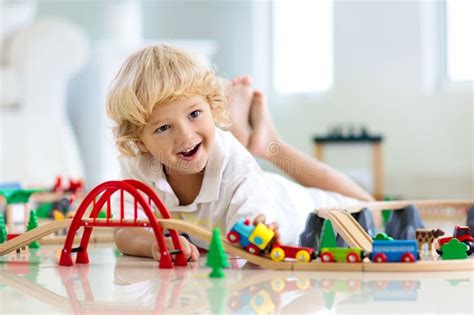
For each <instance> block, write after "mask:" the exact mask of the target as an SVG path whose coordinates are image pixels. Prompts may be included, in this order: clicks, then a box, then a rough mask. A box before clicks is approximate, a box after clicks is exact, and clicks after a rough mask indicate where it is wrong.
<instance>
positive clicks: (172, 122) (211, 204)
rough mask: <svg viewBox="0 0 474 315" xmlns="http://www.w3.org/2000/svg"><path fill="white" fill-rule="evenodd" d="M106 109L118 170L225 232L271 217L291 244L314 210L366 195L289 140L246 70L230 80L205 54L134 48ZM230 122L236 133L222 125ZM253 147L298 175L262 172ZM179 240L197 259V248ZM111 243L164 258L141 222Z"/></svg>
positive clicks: (176, 214)
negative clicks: (211, 65) (113, 134)
mask: <svg viewBox="0 0 474 315" xmlns="http://www.w3.org/2000/svg"><path fill="white" fill-rule="evenodd" d="M228 105H229V106H228ZM228 107H229V109H230V112H231V116H230V118H231V119H230V120H229V118H228V117H227V109H228ZM107 113H108V115H109V117H110V118H111V119H112V120H113V121H114V122H115V124H116V126H115V132H116V138H117V139H116V142H117V145H118V148H119V150H120V152H121V153H122V155H121V156H120V157H119V163H120V168H121V177H122V178H124V179H125V178H134V179H137V180H140V181H142V182H145V183H146V184H148V185H150V187H152V188H153V189H154V190H155V192H156V193H157V195H158V196H159V197H160V198H161V199H162V200H163V202H164V203H165V204H166V206H167V207H168V209H169V210H170V212H171V214H172V216H173V218H177V219H182V220H185V221H188V222H190V223H193V224H196V225H199V226H201V227H203V228H205V229H208V230H209V231H211V230H212V228H213V227H214V226H217V227H219V228H220V230H221V232H222V233H223V234H224V233H227V232H228V231H229V229H230V228H231V227H232V226H233V224H234V223H235V222H236V221H237V220H239V219H241V218H251V219H252V220H253V221H254V223H258V222H270V224H269V226H270V227H271V228H273V229H275V230H276V231H277V235H278V237H280V239H281V241H282V242H283V243H286V244H296V243H297V242H298V235H299V234H300V233H301V232H302V231H303V229H304V225H305V221H306V218H307V216H308V214H309V213H310V212H311V211H312V210H313V209H315V208H318V207H327V206H336V205H343V204H345V205H348V204H354V203H357V202H359V200H366V201H367V200H372V197H371V196H370V195H369V194H367V193H366V192H365V191H363V190H362V189H361V188H360V187H359V186H357V185H356V184H355V183H354V182H352V181H351V180H350V179H348V178H347V177H345V176H344V175H342V174H341V173H339V172H337V171H335V170H333V169H331V168H330V167H328V166H327V165H324V164H322V163H321V162H319V161H317V160H315V159H312V158H310V157H308V156H306V155H304V154H302V153H300V152H298V151H297V150H295V149H294V148H292V147H291V146H290V145H288V144H287V143H285V142H284V141H283V140H282V139H281V138H280V137H279V135H278V133H277V132H276V129H275V128H274V127H273V124H272V122H271V119H270V115H269V113H268V109H267V107H266V102H265V99H264V97H263V95H262V93H261V92H258V91H255V92H254V91H252V90H251V88H250V80H249V78H238V79H235V80H233V81H232V82H231V84H230V86H228V87H227V88H226V87H225V82H224V81H223V80H222V79H220V78H218V77H217V76H216V75H215V73H214V72H213V71H212V70H211V69H210V68H209V67H208V66H207V65H206V64H205V63H202V62H201V61H200V60H198V59H197V58H195V57H193V56H191V55H190V54H188V53H186V52H184V51H181V50H179V49H176V48H173V47H169V46H150V47H146V48H144V49H142V50H140V51H138V52H136V53H134V54H132V55H131V56H130V57H129V58H128V59H127V60H126V61H125V63H124V64H123V65H122V68H121V69H120V71H119V73H118V74H117V77H116V78H115V80H114V82H113V83H112V86H111V88H110V91H109V93H108V97H107ZM231 122H232V123H233V124H231ZM229 126H230V130H231V131H232V133H233V134H235V135H236V136H237V138H238V139H239V140H237V139H236V138H235V137H234V135H233V134H232V133H231V132H229V131H224V130H223V129H222V128H226V127H229ZM239 141H240V142H239ZM242 144H243V145H242ZM246 147H247V148H248V150H247V148H246ZM249 151H250V152H251V153H253V154H255V155H257V156H259V157H262V158H264V159H267V160H269V161H272V162H273V163H274V164H275V165H277V166H279V167H280V168H282V170H283V171H285V172H286V173H287V174H288V175H289V176H291V177H292V178H293V179H295V180H296V181H297V182H298V183H295V182H293V181H290V180H288V179H286V178H284V177H282V176H280V175H277V174H273V173H266V172H263V171H262V170H261V169H260V167H259V165H258V163H257V162H256V161H255V159H254V157H253V156H252V154H251V153H250V152H249ZM305 186H306V187H305ZM318 188H321V189H326V190H331V191H334V192H327V191H323V190H320V189H318ZM336 192H337V193H336ZM342 194H344V195H346V196H348V197H345V196H343V195H342ZM351 197H352V198H351ZM355 198H357V199H359V200H357V199H355ZM116 208H117V207H116ZM129 208H130V209H128V210H129V212H127V211H126V213H128V215H130V216H131V215H132V209H133V205H131V207H129ZM142 217H144V215H143V213H142ZM278 227H279V230H278ZM181 241H182V242H183V248H184V250H185V251H186V255H187V257H189V258H190V259H191V260H196V259H197V258H198V256H199V253H198V250H197V249H196V247H195V246H194V245H193V244H191V243H190V242H188V241H187V240H186V239H184V238H181ZM192 241H193V243H195V244H197V245H198V246H202V247H206V246H207V244H205V243H201V242H199V240H194V239H192ZM115 242H116V245H117V247H118V249H119V250H120V251H122V252H123V253H125V254H128V255H136V256H145V257H153V258H154V259H156V260H159V259H160V257H159V251H158V248H157V245H156V242H155V239H154V236H153V234H152V233H150V232H149V231H147V230H144V229H118V230H116V232H115ZM170 243H171V242H170Z"/></svg>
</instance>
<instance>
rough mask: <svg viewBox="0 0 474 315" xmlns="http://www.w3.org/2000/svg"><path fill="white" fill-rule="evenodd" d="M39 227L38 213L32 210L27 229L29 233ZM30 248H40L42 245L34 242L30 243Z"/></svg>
mask: <svg viewBox="0 0 474 315" xmlns="http://www.w3.org/2000/svg"><path fill="white" fill-rule="evenodd" d="M37 227H38V217H37V216H36V212H35V211H33V210H31V211H30V219H29V220H28V226H27V227H26V230H27V231H31V230H33V229H36V228H37ZM28 247H29V248H39V247H40V244H39V242H38V241H34V242H32V243H30V245H29V246H28Z"/></svg>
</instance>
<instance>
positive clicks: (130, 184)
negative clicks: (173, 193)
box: [59, 179, 187, 268]
mask: <svg viewBox="0 0 474 315" xmlns="http://www.w3.org/2000/svg"><path fill="white" fill-rule="evenodd" d="M125 193H127V194H128V195H130V196H131V197H132V198H133V204H134V216H133V219H132V218H130V219H128V218H127V219H126V218H125ZM114 194H119V198H118V199H117V200H118V202H115V204H117V203H118V204H119V206H120V217H118V218H115V217H114V218H112V205H111V204H112V201H111V197H112V195H114ZM104 205H106V207H107V208H106V209H107V210H106V217H105V218H101V219H98V218H97V217H98V215H99V212H100V211H101V209H102V208H103V207H104ZM153 205H154V206H155V207H156V208H157V209H158V210H159V212H160V214H161V217H162V218H163V219H171V215H170V212H169V211H168V209H167V208H166V206H165V205H164V204H163V202H162V201H161V199H160V198H159V197H158V196H157V195H156V194H155V192H154V191H153V190H152V189H151V188H150V187H149V186H147V185H146V184H144V183H142V182H140V181H137V180H133V179H127V180H123V181H108V182H105V183H102V184H100V185H98V186H97V187H95V188H94V189H93V190H92V191H91V192H89V194H87V196H86V197H85V198H84V200H83V201H82V203H81V205H80V206H79V208H78V209H77V211H76V214H75V215H74V218H73V219H72V222H71V225H70V226H69V230H68V233H67V236H66V240H65V241H64V247H63V249H62V252H61V258H60V260H59V264H60V265H62V266H72V265H73V262H72V258H71V254H72V253H77V257H76V262H77V263H82V264H87V263H89V256H88V254H87V246H88V245H89V239H90V236H91V233H92V229H93V228H94V227H111V228H116V227H142V228H151V229H152V230H153V233H154V235H155V238H156V241H157V244H158V247H159V250H160V254H161V259H160V263H159V267H160V268H172V267H173V265H172V259H171V255H174V265H175V266H186V265H187V260H186V256H185V255H184V252H183V248H182V247H181V243H180V241H179V236H178V233H177V232H176V230H172V229H168V232H169V233H170V236H171V240H172V242H173V247H174V249H173V250H172V251H169V250H168V248H167V246H166V242H165V237H164V233H163V229H162V227H161V226H160V224H159V223H158V221H157V220H156V217H155V214H154V213H153V210H152V206H153ZM91 206H92V210H91V211H90V212H88V211H87V210H88V209H89V208H90V207H91ZM139 207H141V209H142V210H143V211H144V213H145V214H146V216H147V217H148V221H143V220H138V209H139ZM87 213H89V216H88V217H87ZM81 227H82V228H84V231H83V233H82V239H81V242H80V244H79V247H76V248H73V247H72V246H73V243H74V237H75V235H76V232H77V230H78V229H80V228H81Z"/></svg>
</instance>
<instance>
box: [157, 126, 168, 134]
mask: <svg viewBox="0 0 474 315" xmlns="http://www.w3.org/2000/svg"><path fill="white" fill-rule="evenodd" d="M170 128H171V126H170V125H163V126H161V127H159V128H156V129H155V133H161V132H165V131H166V130H168V129H170Z"/></svg>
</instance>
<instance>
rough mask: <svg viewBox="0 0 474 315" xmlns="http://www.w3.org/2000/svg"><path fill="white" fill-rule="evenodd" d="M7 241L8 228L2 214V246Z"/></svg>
mask: <svg viewBox="0 0 474 315" xmlns="http://www.w3.org/2000/svg"><path fill="white" fill-rule="evenodd" d="M6 241H7V227H6V226H5V218H4V217H3V214H2V213H1V212H0V244H2V243H5V242H6Z"/></svg>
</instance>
